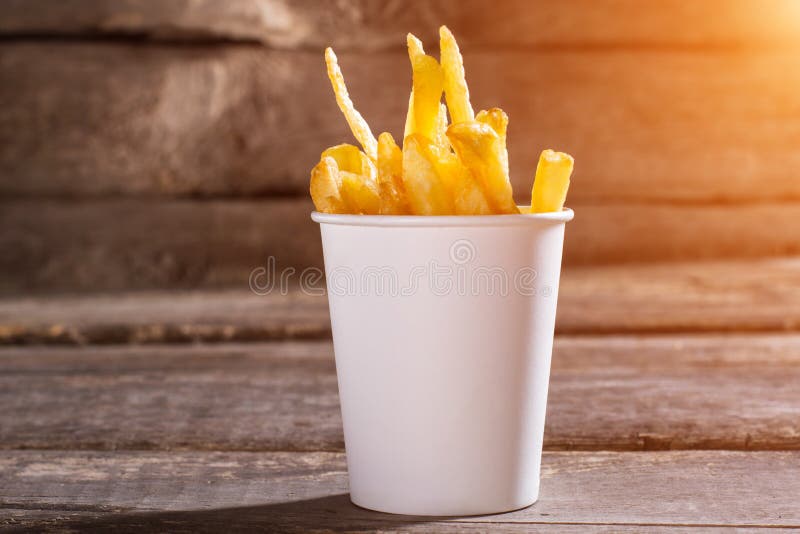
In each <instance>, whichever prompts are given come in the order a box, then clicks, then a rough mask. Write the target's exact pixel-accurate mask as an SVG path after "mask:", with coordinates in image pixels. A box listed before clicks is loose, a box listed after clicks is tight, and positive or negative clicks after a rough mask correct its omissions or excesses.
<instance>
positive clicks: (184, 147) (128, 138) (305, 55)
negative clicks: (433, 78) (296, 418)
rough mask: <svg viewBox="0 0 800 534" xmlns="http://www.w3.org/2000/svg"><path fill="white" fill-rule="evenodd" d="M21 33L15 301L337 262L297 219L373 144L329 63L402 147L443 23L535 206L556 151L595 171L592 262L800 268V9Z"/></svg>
mask: <svg viewBox="0 0 800 534" xmlns="http://www.w3.org/2000/svg"><path fill="white" fill-rule="evenodd" d="M0 14H2V17H0V38H2V41H0V77H2V78H3V79H4V80H8V83H4V84H2V85H0V104H2V105H0V211H1V212H2V219H3V220H2V222H3V225H2V228H3V230H2V235H0V245H2V246H3V248H4V249H6V250H9V251H11V252H10V254H8V255H7V257H6V258H4V259H3V261H2V262H0V274H2V276H1V277H0V280H2V284H0V286H2V287H0V292H2V293H6V294H8V293H20V292H25V291H40V292H52V291H59V292H63V291H67V292H70V291H72V292H74V291H87V290H100V291H102V290H115V289H121V288H127V289H131V288H142V289H163V288H200V287H220V286H229V287H230V286H235V287H243V286H244V284H245V283H246V279H247V275H248V274H249V272H250V271H251V270H252V268H253V267H254V261H256V262H261V261H263V260H262V259H261V258H262V257H263V256H264V254H265V252H270V253H274V255H276V256H278V257H279V258H281V259H282V260H283V261H284V262H285V264H286V265H291V266H294V267H296V268H299V269H302V268H303V267H305V266H308V265H319V262H320V254H319V244H318V243H319V241H318V237H317V233H316V229H315V227H314V226H313V224H311V223H310V222H309V221H308V220H307V214H308V206H309V205H310V204H309V203H308V202H307V201H306V202H305V203H304V202H303V201H300V200H296V199H299V198H302V199H305V198H306V195H307V193H306V187H307V180H308V171H309V169H310V168H311V166H312V165H313V164H314V163H315V162H316V160H317V158H318V156H319V152H320V150H321V149H322V148H324V147H326V146H330V145H333V144H336V143H341V142H352V139H351V136H350V134H349V132H348V131H347V126H346V125H345V123H344V121H343V119H342V117H341V116H340V114H339V112H338V110H337V108H336V106H335V105H334V99H333V96H332V95H331V92H330V90H329V87H328V83H327V80H326V79H325V73H324V70H323V68H322V56H321V50H322V48H323V46H325V45H327V44H333V45H334V46H335V47H336V48H337V50H338V51H339V52H340V54H339V55H340V58H341V62H342V67H343V69H344V73H345V76H346V78H347V80H348V82H349V85H350V87H351V90H352V91H351V92H352V94H353V96H354V98H355V101H356V103H357V105H358V107H359V108H360V109H361V111H362V112H363V113H364V115H365V116H366V117H367V118H368V119H369V121H370V123H371V124H372V125H373V128H374V130H376V131H381V130H390V131H393V132H394V133H395V134H398V133H399V131H400V128H401V127H402V124H403V117H404V115H405V108H406V105H407V92H408V88H409V68H408V64H407V63H408V61H407V58H406V54H405V52H404V50H403V43H404V39H403V36H404V35H405V33H406V32H407V31H409V30H410V31H414V32H416V33H418V34H419V35H420V36H421V37H422V38H423V39H425V40H426V42H427V43H428V44H429V48H431V49H432V50H435V48H436V47H435V44H434V43H435V33H436V28H437V27H438V25H439V24H440V23H442V22H444V23H447V24H449V25H451V27H452V28H453V30H454V31H455V32H456V34H457V35H458V36H459V39H460V40H461V42H462V45H463V48H464V51H465V61H466V66H467V72H468V75H469V81H470V85H471V89H472V96H473V102H474V104H475V106H476V107H477V108H483V107H489V106H492V105H499V106H502V107H503V108H504V109H506V110H507V111H508V112H509V114H510V115H511V123H510V133H509V139H510V150H511V166H512V176H513V181H514V182H515V185H516V190H517V196H518V199H519V200H520V201H525V200H526V199H527V194H528V193H527V192H528V191H529V189H530V181H531V178H532V173H533V166H534V161H535V159H536V155H537V154H538V152H539V150H541V149H542V148H545V147H554V148H560V149H564V150H568V151H569V152H571V153H572V154H573V155H574V156H575V157H576V160H577V162H578V163H577V167H576V172H575V177H574V182H573V184H574V185H573V187H572V191H571V193H570V202H569V203H570V205H572V206H573V207H575V208H576V210H578V211H577V213H578V217H577V219H576V221H575V222H574V223H571V225H570V228H571V231H570V232H571V233H568V239H567V248H566V254H565V263H566V264H567V265H586V264H608V263H620V262H621V263H626V262H651V261H652V262H658V261H686V260H690V261H691V260H695V259H713V258H737V257H738V258H741V257H762V256H776V255H790V254H797V253H798V252H800V249H798V247H800V245H798V241H797V239H796V235H797V234H798V226H800V208H798V206H800V185H799V184H800V180H798V179H797V176H798V172H800V156H798V152H797V150H796V146H797V143H798V141H800V103H798V99H797V98H796V95H797V93H798V91H797V88H798V86H799V85H800V78H798V74H797V73H798V69H797V68H795V67H796V61H795V60H796V56H797V48H798V47H799V46H800V39H798V38H797V35H800V8H798V7H797V6H796V4H795V3H794V2H792V1H791V0H769V1H765V2H757V1H755V0H736V1H722V0H706V1H702V2H690V3H686V2H682V1H678V0H657V1H655V2H649V3H647V5H645V4H642V3H641V2H636V1H633V0H601V1H587V0H570V1H568V2H558V3H555V4H552V5H551V4H548V3H542V2H540V3H535V4H531V3H528V2H523V1H521V0H520V1H518V0H512V1H507V2H502V3H498V2H488V1H477V0H470V1H468V2H456V1H450V0H445V1H437V2H434V1H427V0H425V1H420V2H414V3H412V4H407V3H402V2H388V3H386V2H369V1H363V0H348V1H345V2H337V3H322V2H319V1H318V0H303V1H300V2H284V1H281V0H238V1H235V2H225V3H224V5H222V4H220V3H218V2H209V1H201V2H185V1H182V0H180V1H176V2H171V3H170V4H169V6H162V5H161V4H160V3H153V2H148V1H145V0H125V1H123V2H108V1H103V0H92V1H88V2H74V1H68V2H54V1H51V0H28V1H22V2H21V1H10V2H6V3H4V4H3V6H1V7H0ZM207 202H213V203H214V204H209V203H207ZM117 210H119V211H120V212H122V213H124V214H125V217H120V218H114V217H112V216H110V215H109V213H114V212H116V211H117ZM295 210H296V211H295ZM78 212H80V215H77V214H76V213H78ZM62 228H63V230H62ZM156 229H163V231H156ZM288 236H292V237H294V239H290V238H289V237H288ZM300 240H302V242H300Z"/></svg>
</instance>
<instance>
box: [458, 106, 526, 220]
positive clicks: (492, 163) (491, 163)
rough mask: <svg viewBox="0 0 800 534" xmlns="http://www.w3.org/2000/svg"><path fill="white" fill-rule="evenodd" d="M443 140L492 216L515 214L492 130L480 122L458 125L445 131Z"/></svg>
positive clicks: (495, 136) (496, 138)
mask: <svg viewBox="0 0 800 534" xmlns="http://www.w3.org/2000/svg"><path fill="white" fill-rule="evenodd" d="M447 138H448V139H450V144H451V145H452V146H453V149H454V150H455V151H456V154H458V157H459V158H460V159H461V161H462V162H463V163H464V165H466V167H467V168H468V169H469V170H470V172H472V175H473V176H474V177H475V179H476V180H477V181H478V183H479V184H480V186H481V188H482V189H483V192H484V194H485V195H486V198H487V200H488V201H489V204H490V205H491V206H492V210H493V211H494V213H519V209H517V205H516V204H515V203H514V195H513V192H512V190H511V183H510V182H509V180H508V176H507V174H506V172H505V169H504V168H503V156H502V147H501V146H500V137H499V136H498V135H497V133H496V132H495V131H494V129H492V127H491V126H489V125H488V124H484V123H482V122H477V121H471V122H459V123H454V124H451V125H450V126H449V127H448V128H447Z"/></svg>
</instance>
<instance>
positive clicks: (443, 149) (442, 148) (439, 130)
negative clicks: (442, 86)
mask: <svg viewBox="0 0 800 534" xmlns="http://www.w3.org/2000/svg"><path fill="white" fill-rule="evenodd" d="M433 144H434V145H436V148H437V149H438V150H439V152H440V154H442V155H445V156H446V155H449V154H452V151H451V150H450V141H449V140H448V139H447V106H445V105H444V104H439V115H438V116H437V117H436V134H435V136H434V138H433Z"/></svg>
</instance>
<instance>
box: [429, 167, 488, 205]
mask: <svg viewBox="0 0 800 534" xmlns="http://www.w3.org/2000/svg"><path fill="white" fill-rule="evenodd" d="M436 168H437V172H438V173H439V176H441V178H442V181H443V182H444V183H445V185H446V186H447V188H448V189H449V191H450V195H451V196H452V198H453V204H454V205H455V213H456V215H491V214H492V213H494V212H493V211H492V207H491V206H490V205H489V201H488V200H486V195H484V193H483V190H482V189H481V186H480V185H479V184H478V182H477V181H476V180H475V177H474V176H472V173H471V172H470V170H469V169H468V168H467V167H466V166H465V165H464V164H463V163H461V160H460V159H458V156H456V155H455V154H453V153H452V152H450V153H449V154H445V155H444V156H440V157H439V159H438V161H437V165H436Z"/></svg>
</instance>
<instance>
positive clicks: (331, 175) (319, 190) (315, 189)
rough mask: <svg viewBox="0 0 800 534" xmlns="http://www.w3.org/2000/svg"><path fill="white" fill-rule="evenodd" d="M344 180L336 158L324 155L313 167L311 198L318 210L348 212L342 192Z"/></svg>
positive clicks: (310, 188)
mask: <svg viewBox="0 0 800 534" xmlns="http://www.w3.org/2000/svg"><path fill="white" fill-rule="evenodd" d="M341 187H342V180H341V179H340V178H339V169H338V167H337V166H336V160H335V159H333V158H329V157H324V156H323V157H322V160H321V161H320V162H319V163H317V165H316V166H315V167H314V168H313V169H311V186H310V187H309V191H310V193H311V200H313V201H314V206H315V207H316V208H317V211H320V212H322V213H347V211H346V210H347V207H346V205H345V203H344V200H342V195H341V193H340V190H341Z"/></svg>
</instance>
